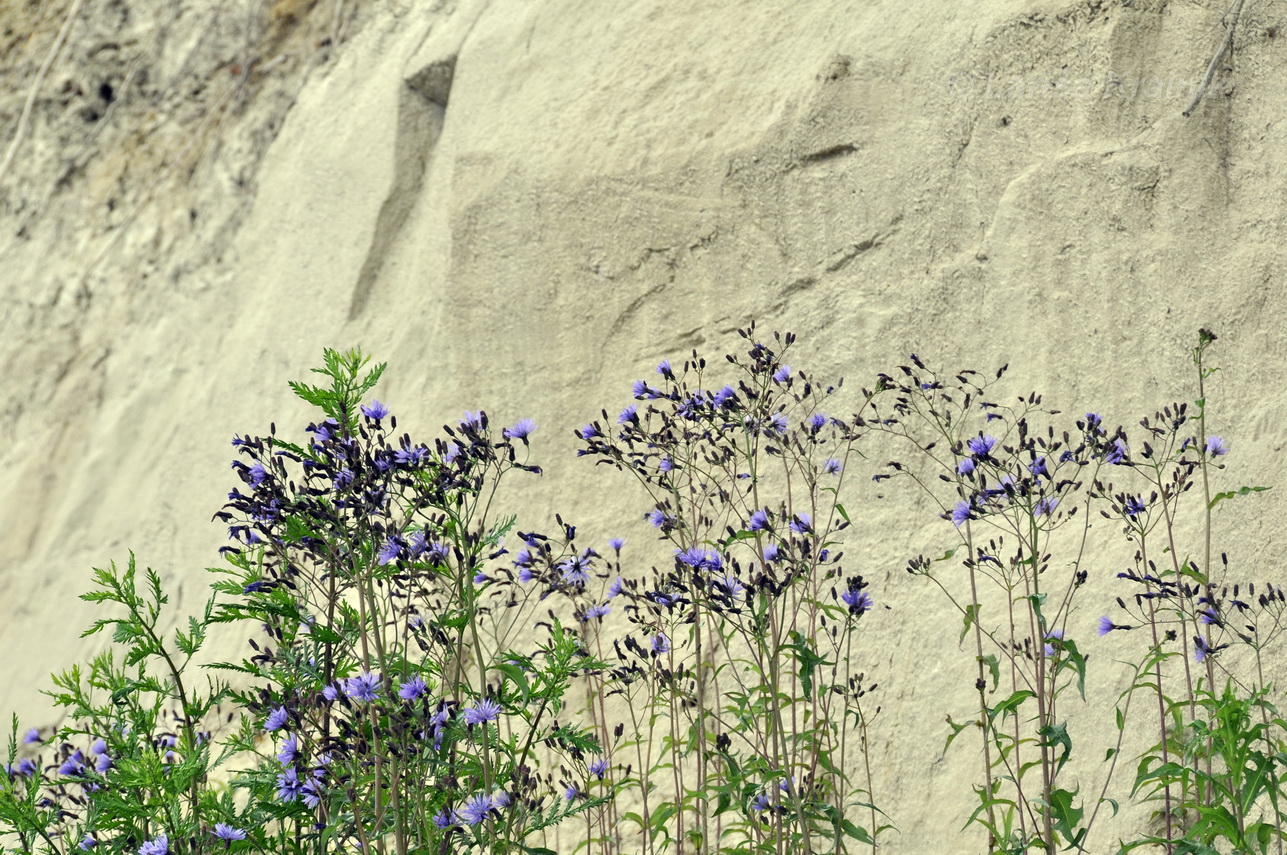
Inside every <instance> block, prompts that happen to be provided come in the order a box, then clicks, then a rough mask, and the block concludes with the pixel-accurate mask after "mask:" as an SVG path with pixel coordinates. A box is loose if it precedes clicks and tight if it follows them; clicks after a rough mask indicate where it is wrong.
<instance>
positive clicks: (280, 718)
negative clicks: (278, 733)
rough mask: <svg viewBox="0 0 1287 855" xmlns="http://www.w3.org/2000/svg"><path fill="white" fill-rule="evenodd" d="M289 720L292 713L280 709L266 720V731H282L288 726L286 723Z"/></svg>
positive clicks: (283, 708) (282, 708)
mask: <svg viewBox="0 0 1287 855" xmlns="http://www.w3.org/2000/svg"><path fill="white" fill-rule="evenodd" d="M289 720H290V713H288V712H286V708H285V707H278V708H277V709H275V710H273V711H272V712H270V713H269V714H268V718H266V719H264V730H266V731H274V730H281V729H282V728H283V727H285V726H286V722H287V721H289Z"/></svg>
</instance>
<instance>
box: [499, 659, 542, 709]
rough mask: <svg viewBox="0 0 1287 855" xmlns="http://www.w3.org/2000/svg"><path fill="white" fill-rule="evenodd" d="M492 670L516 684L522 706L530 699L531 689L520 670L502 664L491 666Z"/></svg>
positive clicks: (516, 667) (514, 666)
mask: <svg viewBox="0 0 1287 855" xmlns="http://www.w3.org/2000/svg"><path fill="white" fill-rule="evenodd" d="M492 670H493V671H499V672H501V673H502V674H504V675H505V676H506V677H509V678H510V679H511V680H513V681H514V682H515V683H516V684H518V690H519V691H520V692H522V694H523V703H524V704H526V703H527V702H528V701H530V700H531V699H532V687H531V686H530V685H529V684H528V682H527V675H526V674H524V673H523V669H522V668H520V667H518V666H517V665H511V664H509V663H503V664H500V665H493V666H492Z"/></svg>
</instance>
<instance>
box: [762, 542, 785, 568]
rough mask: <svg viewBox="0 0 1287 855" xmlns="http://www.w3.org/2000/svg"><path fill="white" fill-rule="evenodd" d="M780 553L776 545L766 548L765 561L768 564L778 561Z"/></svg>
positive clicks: (771, 544)
mask: <svg viewBox="0 0 1287 855" xmlns="http://www.w3.org/2000/svg"><path fill="white" fill-rule="evenodd" d="M780 551H781V550H780V549H779V548H778V545H777V544H776V543H770V544H769V545H768V546H766V547H764V561H765V562H766V563H767V562H772V561H777V560H778V554H779V552H780Z"/></svg>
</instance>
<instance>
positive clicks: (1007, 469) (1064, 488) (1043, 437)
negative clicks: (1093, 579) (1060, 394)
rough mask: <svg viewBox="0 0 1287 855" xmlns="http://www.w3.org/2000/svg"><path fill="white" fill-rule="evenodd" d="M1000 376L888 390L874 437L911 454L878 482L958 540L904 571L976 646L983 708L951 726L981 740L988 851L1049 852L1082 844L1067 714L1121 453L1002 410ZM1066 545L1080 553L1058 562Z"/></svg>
mask: <svg viewBox="0 0 1287 855" xmlns="http://www.w3.org/2000/svg"><path fill="white" fill-rule="evenodd" d="M1004 371H1005V369H1004V368H1003V369H1001V370H1000V371H998V372H997V373H996V375H995V377H994V378H992V380H991V381H990V382H989V381H988V380H987V378H984V377H983V376H982V375H979V374H978V373H977V372H973V371H960V372H956V373H954V374H946V375H944V374H940V373H939V372H937V371H934V370H932V369H930V368H928V367H927V366H926V365H925V364H924V363H923V362H922V361H921V360H920V359H919V358H917V357H916V356H915V355H913V356H912V357H911V364H910V365H905V366H902V367H901V368H900V369H899V371H898V372H896V373H894V374H884V375H881V376H880V377H879V378H878V380H877V388H880V389H884V390H889V391H891V392H893V402H892V405H891V406H889V407H888V411H887V412H882V414H881V415H880V416H879V417H878V418H877V419H875V420H873V421H872V422H871V425H872V426H873V427H874V428H876V429H878V430H881V431H883V432H886V433H889V434H893V435H894V436H896V437H898V438H900V439H901V440H904V441H906V443H908V445H909V446H910V449H911V450H912V451H913V453H914V455H915V458H914V460H913V461H911V462H899V461H895V462H892V463H890V464H889V469H890V472H889V473H888V474H887V475H885V476H877V477H890V476H892V475H899V476H903V477H908V478H911V479H914V480H915V482H916V483H917V484H919V486H920V487H921V488H922V489H923V490H924V491H925V493H927V494H928V495H929V496H930V497H931V498H932V499H933V500H934V501H935V502H936V503H937V505H938V507H939V508H940V512H941V515H942V517H943V518H944V520H945V521H947V522H949V523H950V524H951V525H952V526H953V527H954V529H955V532H956V535H957V541H958V545H957V546H956V547H955V548H953V549H951V550H950V551H949V552H948V553H947V554H946V555H944V556H943V557H942V558H939V559H937V560H930V559H927V558H925V557H923V556H922V557H918V558H916V559H915V560H913V561H912V562H911V563H910V564H909V567H908V570H909V571H910V572H911V573H912V574H914V575H917V576H921V577H923V578H925V579H927V580H928V581H930V582H931V583H933V584H934V585H936V586H937V587H938V588H939V590H940V591H941V592H942V593H943V594H944V595H945V596H946V597H947V598H948V599H949V600H950V602H951V603H952V605H953V606H954V607H955V608H956V610H957V611H958V612H959V614H960V615H961V631H960V640H961V641H962V642H963V643H964V642H965V641H966V639H967V638H968V640H969V652H970V654H971V658H972V659H973V665H972V666H971V669H970V676H971V679H972V681H973V684H974V691H975V696H976V698H977V706H976V707H975V709H974V710H973V711H972V715H971V717H969V718H967V719H966V720H965V721H963V722H956V721H955V720H954V719H953V718H952V717H951V716H950V715H949V717H948V721H949V723H950V725H951V732H950V734H949V736H948V740H947V741H948V744H949V745H950V744H951V743H952V741H953V740H955V739H956V738H957V737H958V736H960V735H961V734H962V732H963V731H965V730H966V729H967V728H972V729H976V730H977V731H978V734H979V736H980V737H981V746H980V747H981V752H980V757H981V780H980V781H979V782H978V783H977V784H976V785H975V792H976V793H977V795H978V799H979V804H978V808H977V810H976V811H975V812H974V815H973V816H972V817H971V819H972V820H974V821H977V822H979V823H981V824H982V825H983V827H984V828H985V829H986V831H987V836H988V847H989V849H988V851H989V852H992V851H1004V852H1016V853H1017V852H1022V851H1026V850H1028V849H1031V848H1037V849H1040V850H1041V851H1047V852H1052V853H1053V852H1055V851H1058V850H1059V849H1060V848H1063V847H1065V846H1069V847H1078V846H1080V845H1081V844H1082V842H1083V838H1084V836H1085V829H1084V828H1083V827H1082V822H1081V820H1082V815H1083V809H1082V808H1081V807H1079V806H1077V805H1076V801H1077V800H1078V788H1077V787H1076V786H1075V785H1074V786H1071V787H1070V786H1069V785H1067V784H1065V783H1064V781H1063V777H1062V772H1063V770H1064V767H1065V764H1066V762H1067V760H1068V757H1069V756H1070V754H1071V751H1072V736H1071V734H1070V733H1069V731H1068V723H1067V721H1066V720H1065V716H1064V715H1063V709H1064V708H1065V707H1066V705H1067V704H1068V703H1069V702H1070V698H1069V697H1068V696H1069V693H1070V692H1071V693H1072V694H1073V696H1074V697H1075V698H1076V699H1077V700H1078V701H1084V700H1085V680H1086V660H1087V657H1086V656H1085V655H1084V654H1083V652H1082V650H1081V647H1080V646H1079V635H1080V633H1079V632H1078V631H1077V624H1076V623H1075V621H1073V616H1074V615H1075V613H1076V611H1075V609H1076V606H1077V599H1078V597H1077V595H1078V592H1079V590H1080V589H1081V587H1082V585H1083V583H1084V582H1085V581H1086V578H1087V571H1085V570H1083V569H1082V568H1081V557H1082V554H1083V550H1084V549H1085V545H1086V535H1087V532H1088V527H1087V524H1086V520H1087V513H1086V502H1087V501H1088V498H1089V492H1088V490H1087V489H1086V488H1087V486H1088V485H1089V483H1090V481H1091V480H1092V479H1093V477H1094V473H1095V472H1096V471H1098V469H1099V468H1100V467H1102V466H1105V465H1112V464H1113V462H1115V459H1116V458H1117V457H1118V456H1119V449H1118V446H1117V445H1116V444H1115V442H1116V440H1114V439H1113V438H1111V437H1105V436H1103V435H1102V434H1101V433H1100V432H1099V431H1097V429H1096V428H1095V426H1094V425H1092V424H1091V423H1090V420H1089V419H1088V420H1086V421H1080V422H1078V423H1077V424H1076V425H1075V426H1072V425H1070V426H1069V427H1070V428H1072V429H1071V430H1062V431H1059V432H1057V431H1056V429H1055V427H1054V426H1053V424H1051V423H1049V422H1048V421H1047V422H1045V423H1044V424H1042V423H1039V422H1038V419H1049V418H1051V417H1053V416H1056V415H1057V413H1054V412H1051V411H1046V410H1044V409H1043V408H1042V402H1041V397H1040V396H1039V395H1036V394H1032V395H1028V396H1026V397H1024V398H1021V399H1019V400H1018V401H1017V402H1016V403H1015V404H1014V405H1004V404H1001V403H999V402H998V401H997V400H996V397H995V395H994V393H993V391H992V390H991V389H990V386H991V385H992V383H995V382H996V381H997V380H1000V379H1001V377H1002V375H1003V374H1004ZM1068 529H1074V531H1073V532H1072V534H1073V536H1072V537H1069V536H1068V534H1069V532H1068ZM1061 534H1062V535H1063V537H1060V536H1059V535H1061ZM1056 545H1057V546H1058V547H1060V548H1061V549H1062V548H1070V550H1071V552H1070V554H1068V555H1067V556H1066V557H1065V556H1057V555H1056V553H1055V552H1054V549H1055V546H1056ZM953 564H959V566H961V567H962V568H963V570H964V572H963V573H960V572H957V571H956V570H955V569H951V568H952V565H953ZM939 565H947V568H948V569H943V570H940V569H939ZM1056 567H1057V568H1059V569H1058V570H1055V569H1054V568H1056ZM1082 638H1084V636H1082Z"/></svg>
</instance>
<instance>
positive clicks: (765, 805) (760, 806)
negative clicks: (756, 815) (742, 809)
mask: <svg viewBox="0 0 1287 855" xmlns="http://www.w3.org/2000/svg"><path fill="white" fill-rule="evenodd" d="M769 806H770V804H769V794H768V793H760V794H759V795H757V796H756V797H755V800H754V801H753V802H751V810H754V811H763V810H768V809H769Z"/></svg>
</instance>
